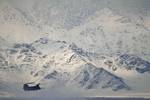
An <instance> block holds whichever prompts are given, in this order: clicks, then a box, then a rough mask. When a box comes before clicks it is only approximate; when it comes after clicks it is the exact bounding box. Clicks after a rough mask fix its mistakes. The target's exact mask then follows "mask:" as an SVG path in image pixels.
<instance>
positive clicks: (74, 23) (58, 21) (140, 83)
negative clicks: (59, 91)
mask: <svg viewBox="0 0 150 100" xmlns="http://www.w3.org/2000/svg"><path fill="white" fill-rule="evenodd" d="M99 1H100V0H99ZM99 1H95V2H97V3H95V4H93V3H92V2H93V1H90V0H89V1H88V0H80V2H81V3H80V2H77V1H68V0H63V2H61V1H60V2H55V0H54V1H53V0H51V1H49V0H43V1H42V2H41V1H40V0H33V1H32V2H31V1H30V0H29V1H22V2H23V3H19V2H18V0H15V1H14V2H12V1H10V2H5V3H4V4H0V81H1V82H0V84H7V83H9V84H8V85H10V84H13V86H15V85H14V84H17V85H18V84H21V85H22V84H24V83H28V82H34V83H35V84H37V83H40V84H41V85H42V86H43V87H45V88H48V87H53V86H54V87H57V86H58V84H59V85H60V86H62V87H64V86H65V87H75V88H77V87H78V88H82V89H84V90H86V91H87V90H92V89H98V90H102V91H105V90H106V91H107V90H110V91H116V92H117V91H119V90H124V89H125V90H127V91H128V92H129V91H136V92H137V91H138V92H140V90H141V91H142V92H143V91H144V92H145V91H146V92H150V91H149V90H148V86H149V85H148V83H149V79H150V77H149V73H150V62H149V61H150V47H149V45H150V34H149V33H150V30H149V12H148V10H144V11H145V12H143V11H142V12H141V11H137V12H136V13H137V14H134V13H133V12H132V11H131V12H130V11H127V12H125V11H124V12H121V11H123V10H119V9H118V10H117V9H114V7H112V5H110V4H109V3H110V2H107V1H109V0H106V2H105V3H104V5H102V7H99V6H100V5H99V3H100V2H99ZM102 2H103V0H102V1H101V3H102ZM107 3H108V4H107ZM82 4H84V6H83V5H82ZM102 4H103V3H102ZM27 5H28V7H27ZM103 6H104V7H103ZM140 12H141V13H140ZM128 13H129V14H128ZM132 13H133V14H132ZM138 13H139V14H138ZM10 76H11V77H10ZM134 83H136V84H134ZM133 84H134V85H135V86H134V85H133ZM10 86H11V85H10ZM144 86H147V88H145V87H144ZM0 87H1V86H0ZM4 87H5V86H4ZM143 87H144V88H143ZM8 88H10V87H8ZM19 89H20V88H19Z"/></svg>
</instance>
